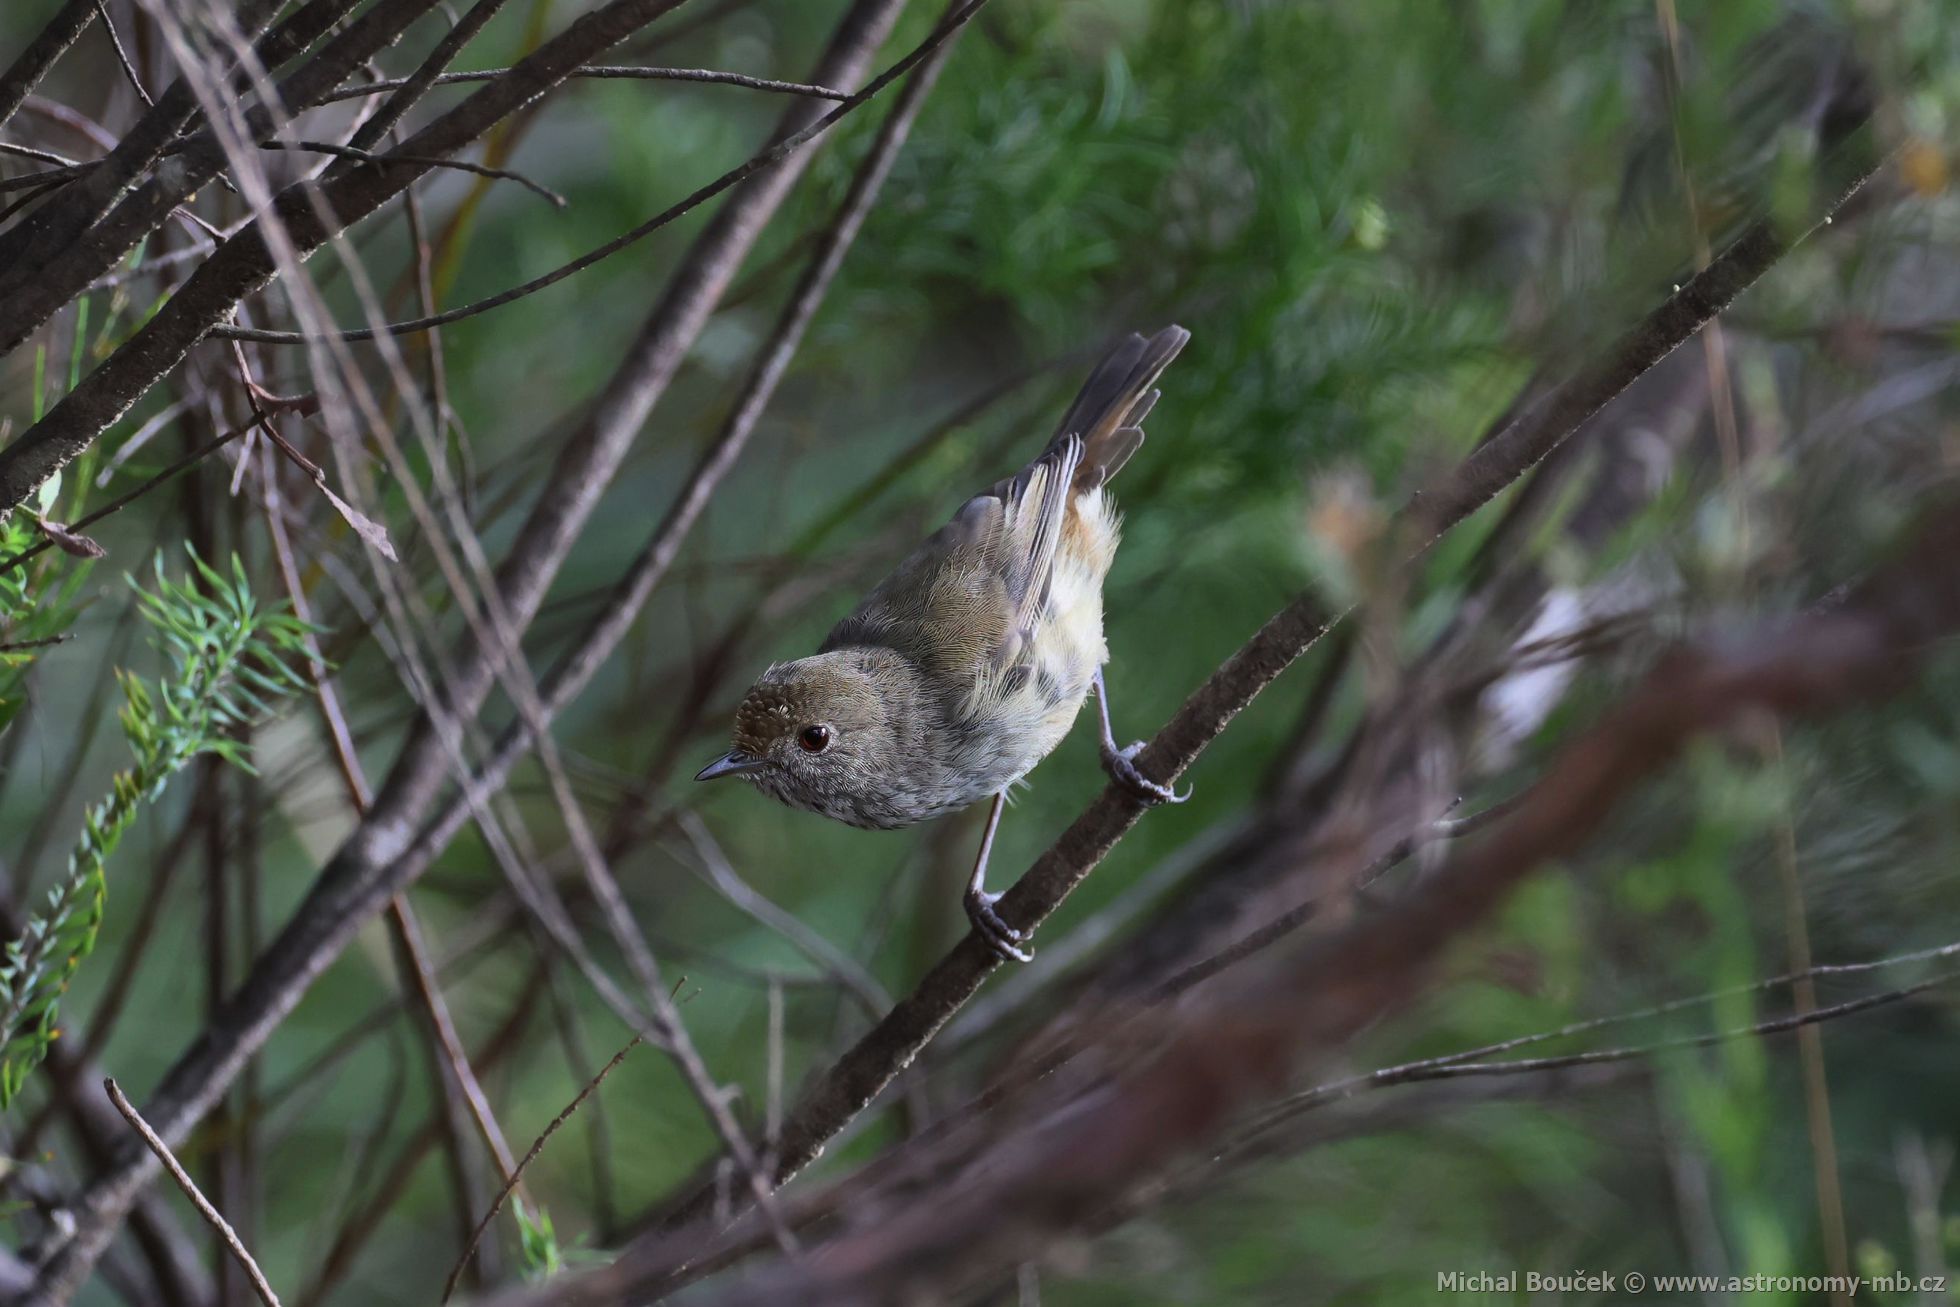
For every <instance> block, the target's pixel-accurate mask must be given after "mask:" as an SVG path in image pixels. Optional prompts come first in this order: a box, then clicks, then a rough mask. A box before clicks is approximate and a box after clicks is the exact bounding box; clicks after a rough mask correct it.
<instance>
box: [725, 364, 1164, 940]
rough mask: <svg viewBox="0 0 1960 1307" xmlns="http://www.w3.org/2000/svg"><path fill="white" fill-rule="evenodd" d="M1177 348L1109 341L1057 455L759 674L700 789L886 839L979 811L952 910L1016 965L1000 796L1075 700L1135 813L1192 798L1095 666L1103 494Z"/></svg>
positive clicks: (984, 496)
mask: <svg viewBox="0 0 1960 1307" xmlns="http://www.w3.org/2000/svg"><path fill="white" fill-rule="evenodd" d="M1189 339H1190V333H1189V332H1187V331H1186V330H1185V329H1184V328H1182V327H1179V326H1176V325H1172V326H1168V327H1165V328H1163V329H1162V330H1160V331H1158V332H1156V333H1154V334H1153V335H1151V336H1148V337H1145V336H1142V335H1138V334H1131V335H1129V336H1127V337H1125V338H1124V339H1122V340H1121V341H1119V342H1118V343H1116V344H1115V345H1114V346H1113V347H1112V348H1111V349H1110V350H1109V351H1108V353H1107V354H1106V355H1105V356H1104V357H1103V359H1102V361H1101V362H1100V363H1099V364H1097V366H1096V367H1095V368H1094V369H1093V370H1092V371H1091V373H1090V374H1089V378H1088V380H1087V381H1086V382H1084V383H1083V386H1082V390H1081V392H1080V393H1079V394H1078V395H1077V396H1076V398H1075V402H1074V403H1073V404H1071V405H1070V406H1069V409H1068V412H1067V414H1066V415H1065V416H1064V417H1063V418H1062V421H1061V425H1060V426H1059V427H1058V428H1057V429H1056V431H1055V435H1054V438H1053V439H1052V440H1050V441H1049V443H1048V445H1047V447H1046V448H1044V449H1043V450H1042V451H1041V453H1040V454H1039V455H1038V456H1037V457H1036V458H1035V459H1034V461H1033V462H1031V463H1029V464H1028V465H1027V466H1026V467H1024V468H1022V469H1021V470H1020V471H1019V472H1017V473H1016V474H1014V475H1013V476H1010V477H1008V478H1006V479H1004V480H1002V481H999V482H997V483H996V484H994V485H993V486H991V487H989V488H988V489H986V490H984V491H982V492H981V493H980V494H978V495H975V496H974V497H973V498H971V499H969V500H967V501H966V503H965V504H964V505H962V506H961V508H960V509H959V511H958V512H957V513H955V514H954V515H953V518H952V520H951V521H950V522H948V523H947V524H946V525H945V526H943V527H941V528H940V529H939V530H938V531H937V532H936V533H934V534H933V535H932V536H930V537H928V538H927V539H926V540H925V542H924V543H922V544H920V545H919V546H918V547H917V548H916V549H914V550H913V551H912V553H911V554H909V555H908V556H907V557H906V558H905V559H904V560H903V561H901V562H900V563H899V564H898V566H897V568H896V569H894V570H893V572H892V573H891V575H890V576H888V577H886V578H885V579H884V580H883V581H882V582H880V583H879V584H878V586H877V587H876V588H874V589H873V590H872V591H871V593H870V594H869V595H867V596H866V597H865V599H864V601H863V602H862V603H860V604H859V605H858V606H857V607H856V608H854V609H853V610H851V612H850V613H849V614H848V615H847V616H845V617H844V619H843V620H842V621H840V622H838V623H837V624H836V626H835V627H833V628H832V629H831V631H830V633H829V635H827V636H826V637H825V638H824V640H823V642H822V644H821V645H819V646H818V649H817V652H816V653H814V654H812V655H810V656H809V657H806V658H798V659H796V660H794V661H792V662H784V663H774V664H771V665H770V666H769V667H768V668H767V669H766V670H764V672H763V673H762V675H761V676H760V677H758V678H757V680H756V682H755V684H754V685H753V686H751V687H750V688H749V690H748V692H747V694H746V695H745V696H744V697H743V699H742V702H741V705H740V707H739V708H738V709H737V710H736V714H735V727H734V739H733V741H732V744H733V747H732V748H730V749H729V750H728V751H727V752H726V753H724V754H722V755H721V756H720V757H718V758H716V759H715V760H714V761H713V762H711V763H709V764H708V765H707V766H706V767H703V768H702V769H701V771H700V772H699V773H698V774H697V775H696V776H695V778H694V779H695V780H697V781H711V780H719V779H722V778H726V777H739V778H740V779H742V780H744V781H747V782H749V783H750V784H752V785H753V786H755V788H756V789H758V790H760V791H762V792H763V793H764V794H766V795H768V796H770V797H771V798H773V799H776V800H778V801H780V802H782V803H785V804H788V805H789V806H790V807H792V808H799V809H803V810H805V811H808V812H814V813H818V814H821V815H822V816H825V817H829V818H832V819H834V820H836V821H841V822H845V823H848V824H849V825H852V826H858V827H864V828H868V829H874V830H895V829H900V828H903V827H907V826H912V825H916V824H917V823H920V822H924V821H929V820H931V819H933V818H935V817H939V816H943V815H945V814H948V813H952V812H956V811H959V810H961V809H963V808H967V807H970V806H971V805H973V804H975V803H977V802H979V801H981V800H983V799H988V798H991V799H992V808H991V809H990V811H989V813H988V816H987V824H986V827H985V831H984V833H983V835H982V837H981V842H980V850H979V853H978V855H977V856H976V857H975V859H974V866H973V872H972V874H971V876H970V877H969V879H968V882H967V887H966V891H965V893H964V895H963V896H962V906H963V907H964V908H965V911H966V915H967V918H968V919H969V921H970V922H971V924H972V926H973V929H974V931H975V933H976V934H977V935H978V936H979V937H980V938H981V940H982V942H983V943H985V944H986V945H987V946H988V947H989V948H990V949H992V950H993V951H994V952H995V953H996V954H998V955H999V956H1000V957H1001V958H1002V959H1013V960H1016V961H1022V962H1025V961H1028V960H1029V959H1030V958H1031V957H1032V956H1033V955H1032V954H1031V953H1030V952H1029V951H1028V949H1027V948H1026V944H1027V936H1026V934H1025V933H1024V932H1022V931H1019V930H1016V929H1015V928H1013V927H1011V926H1009V925H1008V924H1007V923H1006V922H1005V921H1004V920H1003V919H1002V918H1001V916H1000V914H999V913H998V912H997V911H996V910H995V907H994V905H995V903H997V902H998V901H999V898H1000V895H998V894H993V893H989V892H988V891H987V888H986V874H987V861H988V857H989V855H990V853H991V852H992V848H993V841H994V835H995V832H996V831H997V830H998V829H999V826H1000V818H1001V813H1002V810H1003V808H1004V807H1005V805H1006V802H1007V795H1008V791H1009V790H1010V789H1011V788H1012V787H1013V786H1014V785H1015V784H1017V783H1018V782H1020V781H1021V779H1022V778H1023V777H1025V776H1026V775H1027V774H1028V773H1029V772H1030V771H1032V770H1033V769H1034V767H1035V765H1036V764H1037V763H1039V762H1040V761H1041V760H1042V759H1043V758H1045V757H1047V756H1048V754H1049V753H1050V752H1052V751H1053V750H1054V749H1055V747H1056V746H1057V745H1058V744H1060V743H1061V741H1062V739H1063V737H1064V736H1066V735H1067V734H1068V732H1069V729H1070V727H1071V726H1073V724H1074V722H1075V719H1076V717H1077V715H1078V713H1079V712H1080V711H1081V708H1082V706H1083V704H1084V702H1085V701H1086V699H1087V697H1088V695H1089V694H1090V693H1091V692H1094V694H1095V695H1096V702H1097V706H1098V713H1099V717H1100V721H1101V729H1102V739H1101V749H1100V754H1101V758H1102V762H1103V767H1104V769H1105V770H1106V771H1107V772H1108V773H1109V775H1110V777H1111V779H1112V780H1113V781H1114V782H1115V783H1116V784H1117V785H1118V786H1120V787H1121V788H1122V789H1123V790H1125V791H1126V792H1128V793H1129V794H1131V795H1132V796H1134V797H1135V799H1136V800H1137V801H1138V802H1140V803H1142V804H1144V805H1146V806H1156V805H1158V804H1162V803H1181V802H1183V801H1184V800H1185V799H1186V798H1188V797H1189V795H1188V793H1187V794H1179V793H1176V792H1174V791H1173V790H1172V789H1171V788H1170V787H1168V786H1165V785H1162V784H1160V783H1158V782H1155V781H1152V780H1150V779H1148V778H1147V777H1145V776H1144V775H1143V774H1142V773H1141V772H1140V771H1139V770H1138V769H1137V767H1136V765H1135V762H1134V761H1133V760H1134V757H1135V755H1136V752H1137V751H1138V750H1139V749H1140V748H1141V747H1142V744H1141V742H1139V743H1136V744H1132V745H1129V746H1128V747H1127V748H1121V749H1119V748H1117V746H1116V740H1115V735H1114V732H1113V730H1112V728H1111V725H1110V713H1109V693H1108V688H1107V684H1106V682H1105V680H1104V677H1103V672H1102V668H1103V664H1104V663H1106V662H1107V661H1108V660H1109V649H1108V645H1107V644H1106V643H1105V641H1104V637H1103V600H1102V590H1103V581H1104V578H1106V577H1107V576H1108V575H1109V570H1110V565H1111V564H1112V562H1113V561H1114V560H1115V556H1116V547H1117V543H1118V541H1119V539H1120V536H1121V519H1120V517H1119V515H1118V513H1117V511H1116V506H1115V503H1114V501H1113V499H1112V498H1111V496H1110V494H1109V491H1108V490H1107V489H1106V486H1107V484H1108V482H1109V480H1110V478H1112V477H1114V476H1115V475H1116V474H1117V473H1118V472H1120V471H1121V470H1122V469H1123V465H1124V464H1125V463H1127V462H1129V460H1130V457H1131V456H1132V455H1134V454H1135V453H1136V452H1137V450H1138V449H1139V448H1141V447H1142V445H1143V421H1144V419H1145V418H1146V417H1147V416H1148V415H1149V413H1150V410H1151V409H1152V407H1153V406H1155V404H1156V403H1157V400H1158V398H1159V396H1160V394H1161V392H1160V391H1159V390H1158V389H1157V380H1158V378H1159V377H1160V376H1162V375H1163V372H1164V369H1165V368H1167V367H1169V366H1170V363H1171V360H1172V359H1174V358H1176V357H1177V354H1178V351H1179V350H1181V349H1183V348H1184V344H1185V342H1186V341H1188V340H1189Z"/></svg>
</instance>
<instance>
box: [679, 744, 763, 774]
mask: <svg viewBox="0 0 1960 1307" xmlns="http://www.w3.org/2000/svg"><path fill="white" fill-rule="evenodd" d="M762 765H763V763H762V759H760V758H757V757H755V756H754V755H752V754H747V753H743V752H742V751H741V750H740V749H730V750H729V751H728V752H727V753H724V754H722V755H721V757H719V758H717V759H715V760H714V761H713V762H711V763H709V764H708V765H707V766H706V767H703V768H702V769H701V770H700V771H698V772H695V773H694V779H695V780H697V781H717V780H720V779H721V778H722V777H724V776H746V775H748V773H750V772H752V771H757V770H760V769H761V767H762Z"/></svg>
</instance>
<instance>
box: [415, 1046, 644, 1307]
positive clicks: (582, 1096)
mask: <svg viewBox="0 0 1960 1307" xmlns="http://www.w3.org/2000/svg"><path fill="white" fill-rule="evenodd" d="M639 1046H640V1037H639V1036H638V1035H635V1036H634V1037H633V1038H632V1039H631V1040H630V1041H628V1043H627V1044H626V1046H625V1047H624V1048H622V1049H620V1050H619V1051H618V1052H617V1053H614V1054H613V1055H612V1061H610V1062H608V1063H606V1064H605V1065H604V1066H603V1067H600V1068H599V1074H597V1075H595V1076H593V1077H592V1078H591V1079H590V1080H588V1081H586V1082H585V1088H583V1089H581V1090H579V1091H578V1096H577V1097H575V1098H573V1099H572V1101H571V1102H569V1103H567V1104H566V1105H565V1109H564V1110H563V1111H562V1112H560V1113H559V1114H558V1115H557V1116H554V1117H553V1118H551V1124H550V1125H548V1126H546V1127H545V1128H544V1133H543V1134H541V1135H539V1136H538V1138H537V1142H536V1143H534V1144H532V1145H531V1148H530V1151H529V1152H527V1153H525V1154H524V1156H523V1157H522V1158H521V1159H520V1160H519V1161H518V1163H517V1166H516V1167H515V1168H514V1169H513V1170H512V1171H511V1173H510V1178H509V1179H507V1180H505V1181H504V1185H503V1188H501V1189H499V1190H498V1191H497V1197H496V1199H495V1200H494V1201H492V1202H491V1204H490V1210H489V1211H487V1212H485V1213H484V1214H483V1219H482V1220H481V1221H478V1222H477V1223H476V1229H475V1230H473V1231H471V1232H470V1240H469V1244H468V1246H466V1247H465V1248H464V1249H463V1255H462V1256H461V1257H459V1258H457V1259H456V1266H455V1269H453V1270H452V1271H450V1272H449V1278H448V1279H447V1280H445V1281H443V1285H442V1299H441V1301H443V1302H448V1301H449V1299H450V1297H451V1296H452V1295H454V1294H455V1292H456V1281H457V1280H459V1279H460V1278H462V1274H463V1268H464V1267H465V1266H467V1265H468V1264H469V1260H470V1254H471V1253H473V1252H475V1251H476V1246H477V1244H478V1243H479V1242H481V1241H482V1239H483V1232H484V1231H485V1230H487V1229H489V1228H490V1222H492V1221H494V1220H496V1219H497V1213H498V1212H500V1211H502V1210H503V1207H504V1200H505V1199H506V1198H509V1197H510V1191H511V1190H512V1189H515V1188H516V1187H517V1182H518V1180H520V1179H521V1178H523V1175H524V1170H525V1168H526V1167H528V1166H530V1165H531V1163H532V1161H533V1160H535V1159H536V1158H537V1155H538V1154H539V1153H542V1152H543V1151H544V1146H545V1144H546V1143H548V1142H550V1140H551V1137H552V1136H553V1135H555V1134H557V1133H558V1127H559V1126H562V1125H564V1124H565V1122H567V1121H569V1120H571V1119H572V1113H574V1112H576V1111H578V1110H579V1108H580V1106H581V1105H583V1104H584V1102H585V1100H586V1099H588V1098H590V1097H591V1096H592V1095H593V1093H594V1092H595V1091H596V1090H597V1089H598V1088H599V1086H600V1085H602V1084H604V1083H605V1081H606V1077H607V1076H609V1075H611V1074H612V1073H613V1068H614V1067H616V1066H618V1065H619V1064H620V1063H621V1062H624V1061H625V1060H626V1055H627V1054H628V1053H630V1052H632V1051H633V1050H634V1049H636V1048H638V1047H639Z"/></svg>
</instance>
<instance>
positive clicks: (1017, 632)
mask: <svg viewBox="0 0 1960 1307" xmlns="http://www.w3.org/2000/svg"><path fill="white" fill-rule="evenodd" d="M1081 460H1082V442H1081V441H1080V440H1065V441H1058V442H1057V443H1056V444H1054V445H1051V446H1050V447H1049V449H1048V450H1047V451H1046V452H1045V453H1044V454H1043V455H1042V457H1041V458H1039V459H1036V460H1035V461H1034V462H1033V463H1030V464H1029V465H1028V466H1027V467H1026V468H1024V469H1023V470H1022V471H1021V472H1020V474H1019V475H1017V476H1014V477H1011V478H1009V479H1008V480H1006V481H1002V482H1000V483H999V484H998V485H995V486H992V487H990V488H989V489H988V490H986V491H985V492H983V493H981V494H978V495H975V496H974V497H973V498H972V499H969V500H968V501H967V502H966V503H965V505H964V506H962V507H961V509H960V511H959V512H958V513H955V514H954V515H953V520H952V521H950V522H948V523H947V524H946V525H945V526H943V527H941V528H940V529H939V530H938V531H937V532H935V533H934V534H933V535H932V536H931V537H930V538H929V539H927V540H926V541H925V543H923V544H921V545H920V546H919V547H918V548H917V549H915V550H913V551H912V553H911V555H910V556H909V557H907V558H906V559H905V561H904V562H902V563H900V564H899V565H898V568H897V570H896V571H894V572H893V573H892V574H891V575H890V576H889V577H887V578H886V579H885V580H884V582H883V583H882V584H880V585H879V586H878V588H877V589H875V590H873V591H872V592H871V593H870V594H869V595H868V596H866V597H865V600H864V602H863V603H861V604H859V605H858V606H857V608H856V609H854V610H853V611H852V612H851V614H850V616H848V617H846V618H845V619H844V620H843V621H841V622H839V623H838V624H837V626H836V627H835V628H833V629H832V631H831V633H830V635H829V636H828V637H827V638H826V639H825V640H824V642H823V650H830V649H837V648H843V647H845V646H849V645H882V646H885V647H887V648H892V649H896V650H897V651H898V652H900V653H902V654H904V655H906V656H907V657H908V658H910V659H912V661H913V662H915V663H917V664H919V666H920V667H922V668H923V669H925V670H926V671H928V672H929V673H935V674H938V675H942V676H947V677H950V678H953V680H954V681H955V682H957V683H959V684H961V685H966V684H970V683H971V682H972V681H973V680H974V679H975V678H976V677H979V676H982V675H986V674H988V673H990V672H1000V671H1005V670H1006V669H1008V668H1010V667H1012V666H1013V665H1014V664H1016V663H1017V662H1019V661H1020V660H1021V659H1022V656H1023V654H1024V653H1025V651H1026V649H1027V647H1028V644H1029V642H1030V641H1031V640H1032V639H1033V636H1034V625H1035V622H1036V621H1037V620H1038V619H1039V618H1040V615H1041V609H1042V605H1044V604H1045V603H1046V602H1047V601H1048V587H1049V582H1050V579H1051V578H1052V577H1053V575H1054V570H1055V550H1056V548H1057V547H1058V546H1059V545H1060V543H1061V538H1062V522H1063V518H1064V517H1065V515H1066V514H1067V511H1068V498H1069V494H1070V490H1071V487H1072V486H1073V484H1074V479H1075V474H1076V470H1077V468H1078V467H1079V466H1080V464H1081Z"/></svg>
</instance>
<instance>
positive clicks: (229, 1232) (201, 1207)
mask: <svg viewBox="0 0 1960 1307" xmlns="http://www.w3.org/2000/svg"><path fill="white" fill-rule="evenodd" d="M102 1087H103V1089H105V1090H107V1091H108V1094H109V1101H110V1102H112V1103H114V1104H115V1105H116V1110H117V1111H118V1112H121V1113H122V1114H123V1119H124V1120H126V1121H128V1122H129V1124H130V1128H131V1129H133V1130H135V1131H136V1133H137V1134H139V1135H141V1136H142V1137H143V1142H144V1143H145V1144H147V1145H148V1146H149V1149H150V1151H151V1152H152V1153H155V1154H156V1158H157V1160H158V1161H159V1162H161V1163H163V1169H164V1170H166V1171H168V1172H170V1178H171V1179H172V1180H175V1181H176V1182H177V1187H178V1188H179V1189H182V1190H183V1191H184V1197H186V1198H188V1199H190V1200H191V1206H193V1207H195V1208H197V1212H198V1215H200V1216H202V1217H203V1218H204V1219H205V1220H206V1221H207V1222H209V1223H210V1226H211V1228H212V1229H213V1230H216V1231H217V1232H218V1237H219V1238H220V1239H222V1240H224V1243H225V1247H227V1248H229V1249H230V1250H231V1255H232V1256H233V1257H235V1258H237V1259H238V1264H239V1265H240V1266H242V1267H243V1268H244V1269H245V1277H246V1278H247V1279H248V1280H250V1281H251V1282H252V1290H253V1292H255V1293H257V1294H258V1295H259V1301H260V1302H262V1303H264V1304H265V1307H279V1295H278V1294H276V1293H274V1292H273V1291H272V1286H271V1285H270V1284H268V1283H266V1278H265V1272H263V1271H261V1270H260V1269H259V1264H258V1263H257V1262H255V1261H253V1260H252V1254H251V1253H250V1252H249V1251H247V1249H246V1247H245V1245H244V1243H242V1242H241V1241H240V1240H239V1238H238V1232H237V1231H236V1230H234V1229H232V1228H231V1223H230V1222H229V1221H227V1220H225V1218H224V1216H223V1215H222V1214H220V1213H219V1211H218V1209H217V1208H215V1207H213V1206H212V1205H211V1202H210V1200H209V1199H207V1198H206V1197H205V1196H204V1195H203V1194H201V1193H199V1192H198V1188H197V1185H195V1184H194V1183H192V1181H191V1177H190V1173H189V1172H188V1171H186V1170H184V1168H183V1166H182V1165H181V1164H179V1163H178V1161H177V1159H176V1158H175V1157H173V1156H172V1155H171V1152H170V1148H169V1145H167V1144H165V1143H164V1142H163V1140H162V1139H160V1138H158V1137H157V1132H156V1131H154V1130H152V1129H150V1125H149V1122H147V1121H145V1120H144V1119H143V1118H142V1117H141V1116H140V1115H138V1114H137V1111H136V1108H135V1106H134V1105H133V1104H131V1103H130V1101H129V1100H128V1099H127V1098H125V1097H123V1091H122V1089H121V1087H120V1086H118V1085H117V1084H116V1082H115V1080H114V1079H104V1080H103V1082H102Z"/></svg>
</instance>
